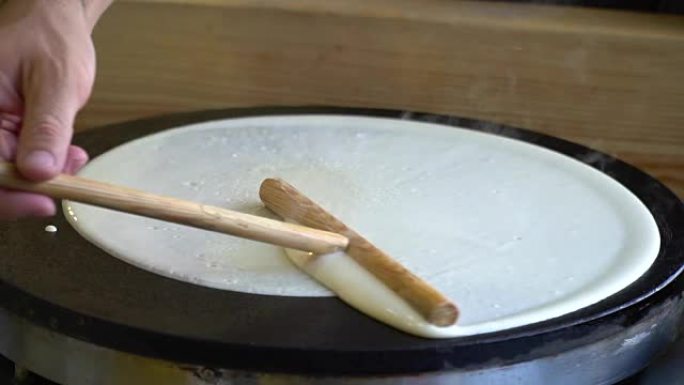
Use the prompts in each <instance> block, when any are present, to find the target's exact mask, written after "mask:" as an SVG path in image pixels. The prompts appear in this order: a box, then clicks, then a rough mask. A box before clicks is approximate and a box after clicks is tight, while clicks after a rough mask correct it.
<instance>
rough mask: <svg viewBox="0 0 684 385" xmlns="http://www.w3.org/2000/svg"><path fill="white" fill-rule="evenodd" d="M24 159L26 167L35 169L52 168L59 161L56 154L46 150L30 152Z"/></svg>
mask: <svg viewBox="0 0 684 385" xmlns="http://www.w3.org/2000/svg"><path fill="white" fill-rule="evenodd" d="M23 161H24V162H23V163H24V167H26V168H31V169H34V170H52V169H53V168H55V164H56V163H57V162H56V160H55V156H54V155H52V154H51V153H49V152H47V151H44V150H36V151H32V152H29V153H28V155H26V157H25V158H24V159H23Z"/></svg>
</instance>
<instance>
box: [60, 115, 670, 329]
mask: <svg viewBox="0 0 684 385" xmlns="http://www.w3.org/2000/svg"><path fill="white" fill-rule="evenodd" d="M81 175H82V176H86V177H91V178H95V179H98V180H103V181H109V182H114V183H119V184H123V185H127V186H131V187H134V188H139V189H142V190H146V191H150V192H153V193H159V194H164V195H172V196H177V197H180V198H185V199H190V200H195V201H200V202H205V203H208V204H214V205H220V206H223V207H227V208H231V209H236V210H241V211H246V212H250V213H256V214H259V215H269V213H268V212H267V211H266V210H265V209H263V208H262V205H261V203H260V202H259V198H258V187H259V185H260V183H261V181H262V180H263V179H264V178H267V177H281V178H283V179H285V180H286V181H288V182H290V183H292V184H293V185H294V186H296V187H297V188H299V189H300V190H302V191H303V192H304V193H305V194H306V195H308V196H310V197H311V198H312V199H314V200H316V201H318V202H319V203H321V204H322V205H323V206H324V207H326V208H327V209H328V210H329V211H331V212H332V213H335V214H336V215H337V216H338V217H339V218H340V219H342V220H343V221H344V222H345V223H347V224H348V225H350V226H351V227H352V228H355V229H356V230H358V231H359V232H360V233H361V234H363V235H364V236H366V237H367V238H368V239H370V240H371V241H372V242H374V243H375V244H376V245H378V246H379V247H380V248H382V249H384V250H386V251H388V252H389V254H390V255H392V256H394V257H395V258H397V259H398V260H399V261H401V262H402V263H403V264H404V265H405V266H407V267H408V268H409V269H411V270H412V271H414V272H415V273H416V274H418V275H420V276H421V277H423V278H424V279H426V280H427V281H429V282H430V283H432V284H433V285H435V286H436V287H437V288H438V289H440V290H441V291H442V292H444V293H445V294H447V295H448V296H450V297H451V298H452V299H454V301H455V302H456V303H457V304H458V305H459V308H460V310H461V318H460V320H459V324H458V327H457V330H456V331H453V330H452V331H448V330H447V329H442V330H436V329H437V328H432V329H429V330H428V329H425V328H423V329H422V330H423V332H422V334H424V335H431V336H443V334H444V333H449V334H450V335H471V334H478V333H483V332H490V331H496V330H503V329H507V328H511V327H515V326H519V325H523V324H528V323H532V322H537V321H542V320H546V319H550V318H554V317H558V316H561V315H563V314H566V313H568V312H572V311H574V310H577V309H580V308H582V307H585V306H588V305H590V304H593V303H595V302H597V301H600V300H601V299H603V298H606V297H608V296H610V295H611V294H614V293H616V292H618V291H619V290H621V289H623V288H624V287H626V286H627V285H629V284H630V283H631V282H633V281H635V280H636V279H637V278H639V276H641V275H642V274H643V273H644V272H645V271H646V270H647V269H648V268H649V266H650V265H651V264H652V262H653V260H654V259H655V257H656V255H657V252H658V249H659V243H660V238H659V234H658V229H657V227H656V224H655V221H654V219H653V217H652V216H651V214H650V213H649V211H648V210H647V209H646V207H645V206H644V205H643V204H642V203H641V202H640V201H639V200H638V199H637V198H636V197H635V196H634V195H633V194H631V193H630V192H629V191H628V190H627V189H625V188H624V187H623V186H622V185H620V184H619V183H617V182H616V181H614V180H613V179H611V178H609V177H607V176H605V175H604V174H602V173H600V172H598V171H596V170H594V169H592V168H590V167H588V166H586V165H584V164H582V163H580V162H578V161H576V160H573V159H571V158H569V157H566V156H564V155H560V154H558V153H555V152H552V151H548V150H546V149H543V148H541V147H537V146H534V145H530V144H527V143H523V142H520V141H516V140H512V139H507V138H502V137H499V136H495V135H490V134H486V133H478V132H473V131H470V130H464V129H455V128H452V127H447V126H440V125H436V124H429V123H419V122H413V121H403V120H394V119H381V118H365V117H342V116H282V117H263V118H241V119H231V120H224V121H215V122H208V123H202V124H196V125H192V126H188V127H182V128H178V129H175V130H171V131H166V132H163V133H160V134H157V135H153V136H150V137H146V138H142V139H139V140H136V141H133V142H131V143H127V144H125V145H123V146H121V147H119V148H116V149H114V150H112V151H110V152H108V153H106V154H104V155H102V156H100V157H98V158H97V159H95V160H94V161H92V162H91V163H90V164H89V165H88V166H87V167H86V168H85V169H84V170H83V171H82V172H81ZM66 208H67V213H69V216H70V217H71V221H72V224H73V225H74V226H75V228H76V229H77V230H78V231H79V232H80V233H81V234H82V235H83V236H84V237H85V238H87V239H89V240H90V241H91V242H93V243H95V244H96V245H98V246H100V247H101V248H103V249H105V250H106V251H108V252H109V253H111V254H112V255H113V256H115V257H118V258H121V259H123V260H124V261H127V262H129V263H132V264H134V265H136V266H139V267H141V268H144V269H148V270H150V271H153V272H156V273H158V274H162V275H165V276H168V277H173V278H176V279H179V280H184V281H188V282H192V283H196V284H199V285H205V286H209V287H214V288H219V289H225V290H235V291H241V292H247V293H255V294H274V295H287V296H329V295H331V292H330V291H328V290H327V289H325V288H324V287H323V286H322V285H320V284H318V283H317V282H316V281H314V280H312V279H311V278H309V277H308V276H307V275H306V274H303V273H302V272H301V271H299V270H298V269H297V268H296V267H294V266H293V265H292V264H291V263H290V262H289V261H288V259H287V258H286V257H285V255H284V252H283V250H282V249H280V248H277V247H273V246H269V245H264V244H260V243H255V242H252V241H246V240H241V239H236V238H233V237H230V236H225V235H220V234H214V233H210V232H205V231H202V230H195V229H189V228H186V227H183V226H176V225H169V224H166V223H162V222H158V221H155V220H151V219H146V218H139V217H134V216H130V215H126V214H119V213H114V212H111V211H108V210H104V209H99V208H94V207H88V206H84V205H80V204H75V203H68V202H67V203H66ZM333 257H334V256H333ZM405 329H406V328H405ZM426 330H427V331H426ZM419 334H420V333H419Z"/></svg>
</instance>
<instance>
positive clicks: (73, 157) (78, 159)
mask: <svg viewBox="0 0 684 385" xmlns="http://www.w3.org/2000/svg"><path fill="white" fill-rule="evenodd" d="M86 163H88V153H87V152H85V150H84V149H82V148H81V147H78V146H70V147H69V150H68V152H67V161H66V163H65V165H64V172H65V173H67V174H71V175H73V174H76V173H77V172H78V171H79V170H80V169H82V168H83V166H85V164H86Z"/></svg>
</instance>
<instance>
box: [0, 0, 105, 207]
mask: <svg viewBox="0 0 684 385" xmlns="http://www.w3.org/2000/svg"><path fill="white" fill-rule="evenodd" d="M111 2H112V0H5V1H2V0H0V58H2V59H0V158H1V159H3V160H8V161H11V162H15V163H16V164H17V166H18V168H19V170H20V172H21V174H22V175H23V176H24V177H25V178H27V179H30V180H34V181H41V180H47V179H50V178H52V177H54V176H56V175H57V174H59V173H60V172H66V173H74V172H76V171H78V170H79V169H80V168H81V167H83V166H84V165H85V163H86V162H87V161H88V154H87V153H86V152H85V151H84V150H83V149H82V148H79V147H76V146H73V145H71V138H72V135H73V124H74V120H75V117H76V114H77V113H78V111H79V110H80V109H81V108H82V107H83V105H84V104H85V103H86V101H87V100H88V97H89V96H90V92H91V89H92V86H93V82H94V79H95V49H94V47H93V42H92V39H91V32H92V29H93V27H94V26H95V24H96V23H97V21H98V19H99V18H100V16H101V15H102V13H104V11H105V10H106V9H107V7H108V6H109V5H110V4H111ZM55 212H56V206H55V203H54V202H53V201H52V200H51V199H50V198H48V197H45V196H40V195H36V194H28V193H22V192H16V191H8V190H3V189H0V220H14V219H20V218H25V217H43V216H50V215H54V214H55Z"/></svg>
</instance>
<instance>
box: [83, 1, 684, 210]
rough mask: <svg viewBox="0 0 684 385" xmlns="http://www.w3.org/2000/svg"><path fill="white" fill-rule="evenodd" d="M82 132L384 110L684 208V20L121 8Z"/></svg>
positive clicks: (436, 7) (569, 12) (398, 5)
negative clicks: (570, 156) (432, 118)
mask: <svg viewBox="0 0 684 385" xmlns="http://www.w3.org/2000/svg"><path fill="white" fill-rule="evenodd" d="M95 41H96V47H97V50H98V55H99V56H98V61H99V66H98V77H97V84H96V87H95V90H94V94H93V97H92V100H91V102H90V104H89V105H88V106H87V107H86V108H85V110H84V111H83V112H82V114H81V115H80V118H79V120H78V128H79V129H84V128H89V127H94V126H98V125H102V124H106V123H111V122H117V121H123V120H126V119H131V118H138V117H144V116H152V115H157V114H163V113H170V112H178V111H190V110H198V109H209V108H227V107H238V106H258V105H311V104H315V105H339V106H356V107H382V108H393V109H405V110H413V111H422V112H433V113H444V114H454V115H459V116H463V117H471V118H479V119H486V120H490V121H492V122H497V123H506V124H512V125H516V126H520V127H524V128H529V129H534V130H538V131H541V132H544V133H549V134H552V135H556V136H560V137H563V138H566V139H570V140H573V141H577V142H580V143H583V144H585V145H589V146H591V147H593V148H596V149H599V150H602V151H605V152H607V153H610V154H612V155H615V156H617V157H619V158H621V159H623V160H626V161H628V162H630V163H633V164H635V165H637V166H639V167H641V168H642V169H644V170H646V171H648V172H649V173H651V174H652V175H654V176H656V177H657V178H659V179H660V180H662V181H663V182H665V183H666V184H668V185H669V186H670V187H671V188H673V189H674V190H675V191H676V192H678V193H679V195H680V196H683V197H684V127H682V122H683V121H684V71H683V70H682V69H684V17H682V16H672V15H670V16H668V15H657V14H640V13H633V12H618V11H606V10H598V9H582V8H567V7H561V6H543V5H526V4H510V3H497V2H493V3H490V2H469V1H454V0H424V1H420V2H418V1H412V0H374V1H363V0H344V1H342V0H334V1H325V2H321V1H315V0H261V1H246V0H185V1H183V0H128V1H126V0H120V1H117V2H115V5H114V6H113V7H112V8H111V9H110V10H109V11H108V13H107V14H106V15H105V16H104V17H103V19H102V20H101V22H100V25H99V26H98V27H97V29H96V31H95Z"/></svg>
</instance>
